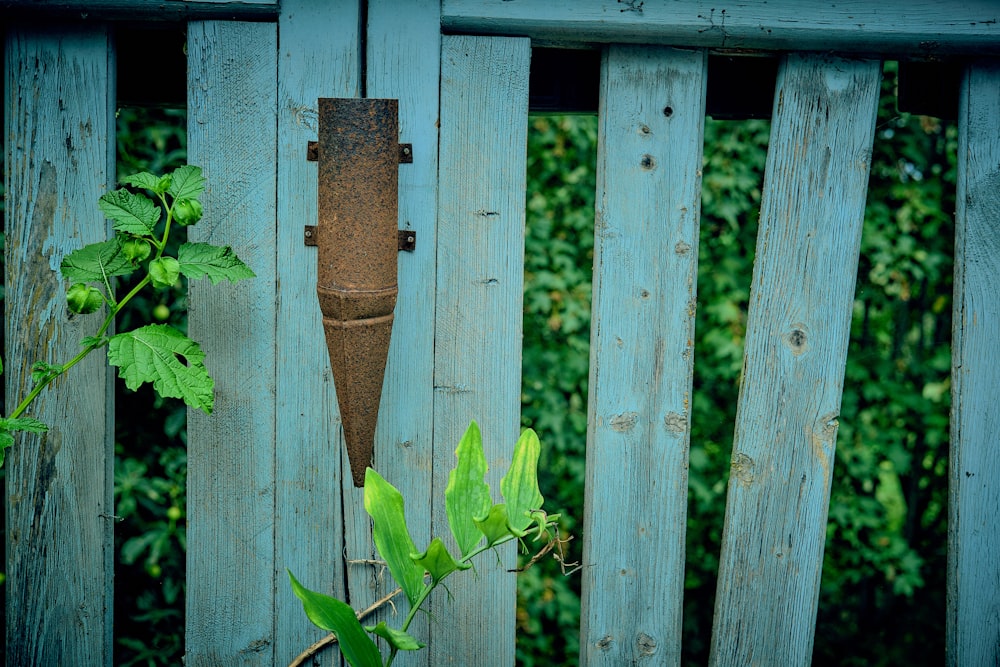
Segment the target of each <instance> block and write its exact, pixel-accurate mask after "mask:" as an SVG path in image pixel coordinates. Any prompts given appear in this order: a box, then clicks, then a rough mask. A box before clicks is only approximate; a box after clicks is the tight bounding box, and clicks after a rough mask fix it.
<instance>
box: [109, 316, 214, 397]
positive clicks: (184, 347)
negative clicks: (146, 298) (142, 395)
mask: <svg viewBox="0 0 1000 667" xmlns="http://www.w3.org/2000/svg"><path fill="white" fill-rule="evenodd" d="M204 359H205V353H204V352H202V351H201V348H200V347H198V344H197V343H195V342H194V341H193V340H191V339H190V338H188V337H187V336H185V335H184V334H182V333H181V332H180V331H177V330H176V329H174V328H172V327H170V326H167V325H166V324H149V325H147V326H144V327H140V328H138V329H135V330H133V331H127V332H125V333H120V334H117V335H114V336H112V337H111V338H110V340H109V341H108V362H109V363H110V364H111V365H112V366H118V375H119V377H121V378H123V379H124V380H125V386H127V387H128V388H129V389H132V390H135V389H137V388H138V387H139V385H141V384H142V383H143V382H151V383H152V384H153V388H154V389H156V391H157V392H158V393H159V394H160V396H164V397H172V398H181V399H184V402H185V403H187V404H188V405H190V406H191V407H193V408H198V409H200V410H202V411H204V412H205V413H206V414H211V413H212V403H213V396H212V389H213V386H214V383H213V381H212V378H211V376H209V374H208V371H207V370H206V369H205V365H204V363H203V361H204ZM182 360H183V361H182Z"/></svg>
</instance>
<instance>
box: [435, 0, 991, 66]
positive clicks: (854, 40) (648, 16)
mask: <svg viewBox="0 0 1000 667" xmlns="http://www.w3.org/2000/svg"><path fill="white" fill-rule="evenodd" d="M441 23H442V26H443V27H444V28H445V29H447V30H449V31H453V32H463V33H476V34H503V35H524V36H527V37H531V38H532V39H533V40H536V41H539V40H540V41H543V42H576V43H588V42H627V43H637V44H668V45H671V46H679V47H680V46H684V47H705V48H719V49H771V50H818V51H819V50H822V51H825V50H835V51H849V52H859V53H880V54H890V53H895V54H906V55H918V56H932V55H945V54H959V53H963V54H975V55H983V54H997V53H1000V5H998V4H997V3H996V2H995V1H994V0H961V1H959V0H947V1H945V2H942V0H882V2H877V3H873V2H869V1H868V0H769V1H768V2H740V3H718V2H715V1H714V0H674V1H672V2H653V1H651V0H650V1H645V2H643V1H642V0H550V1H549V2H545V3H540V2H537V0H444V1H443V3H442V16H441Z"/></svg>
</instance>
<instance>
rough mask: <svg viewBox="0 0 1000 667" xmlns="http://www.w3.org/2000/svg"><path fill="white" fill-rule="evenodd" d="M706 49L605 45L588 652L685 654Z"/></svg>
mask: <svg viewBox="0 0 1000 667" xmlns="http://www.w3.org/2000/svg"><path fill="white" fill-rule="evenodd" d="M705 64H706V59H705V54H704V52H700V51H680V50H676V49H670V48H664V47H630V46H612V47H611V48H610V49H609V50H608V51H607V52H606V53H605V56H604V60H603V65H602V70H601V106H600V116H599V139H598V158H597V212H596V220H597V229H596V246H595V252H594V306H593V325H592V332H593V333H592V334H591V339H592V340H591V362H590V369H591V370H590V408H589V410H590V416H589V418H588V422H589V427H590V430H589V434H588V440H587V482H586V488H587V499H586V510H585V513H584V528H583V534H584V563H585V567H584V568H583V570H582V573H583V574H582V577H583V581H582V585H583V599H582V602H583V614H582V616H583V620H582V628H581V640H580V648H581V656H580V657H581V664H599V665H621V664H637V663H639V662H640V661H649V662H651V663H653V664H658V665H659V664H662V665H671V664H674V665H676V664H679V663H680V647H681V612H682V600H683V596H684V532H685V526H686V522H687V462H688V445H689V437H690V436H689V428H688V425H689V414H690V403H691V377H692V375H691V374H692V361H693V360H692V352H693V347H692V346H693V340H694V308H695V292H696V283H697V258H698V216H699V209H700V202H701V158H702V137H703V129H704V121H705V83H706V66H705Z"/></svg>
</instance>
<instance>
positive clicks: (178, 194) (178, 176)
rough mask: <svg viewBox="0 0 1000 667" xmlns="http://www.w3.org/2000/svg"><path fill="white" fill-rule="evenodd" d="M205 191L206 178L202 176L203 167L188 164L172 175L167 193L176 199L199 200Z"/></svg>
mask: <svg viewBox="0 0 1000 667" xmlns="http://www.w3.org/2000/svg"><path fill="white" fill-rule="evenodd" d="M204 191H205V178H204V177H203V176H202V175H201V167H195V166H194V165H190V164H186V165H184V166H183V167H178V168H177V169H175V170H174V171H173V173H171V174H170V187H169V188H167V192H168V193H170V196H171V197H173V198H174V199H197V198H198V195H200V194H201V193H202V192H204Z"/></svg>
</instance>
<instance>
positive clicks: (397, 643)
mask: <svg viewBox="0 0 1000 667" xmlns="http://www.w3.org/2000/svg"><path fill="white" fill-rule="evenodd" d="M365 630H367V631H368V632H371V633H372V634H375V635H378V636H379V637H381V638H382V639H384V640H386V641H387V642H389V646H391V647H393V648H394V649H396V650H398V651H417V650H419V649H422V648H423V647H425V646H427V644H425V643H423V642H421V641H417V638H416V637H414V636H413V635H411V634H410V633H408V632H405V631H403V630H397V629H396V628H390V627H389V626H388V625H386V624H385V621H380V622H379V624H378V625H366V626H365Z"/></svg>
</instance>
